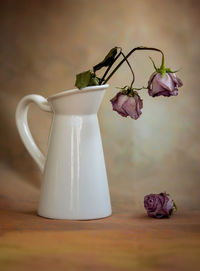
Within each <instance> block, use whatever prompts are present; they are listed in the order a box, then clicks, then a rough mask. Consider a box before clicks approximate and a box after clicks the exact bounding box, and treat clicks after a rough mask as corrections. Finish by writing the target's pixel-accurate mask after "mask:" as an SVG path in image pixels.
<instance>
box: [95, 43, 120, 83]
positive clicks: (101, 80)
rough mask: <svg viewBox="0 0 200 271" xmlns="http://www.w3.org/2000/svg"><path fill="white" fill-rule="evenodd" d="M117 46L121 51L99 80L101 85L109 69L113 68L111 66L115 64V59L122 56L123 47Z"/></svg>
mask: <svg viewBox="0 0 200 271" xmlns="http://www.w3.org/2000/svg"><path fill="white" fill-rule="evenodd" d="M117 48H118V49H120V52H119V54H118V55H117V56H116V58H115V60H114V61H113V63H112V64H111V65H110V66H108V68H107V69H106V71H105V73H104V75H103V77H102V78H101V79H100V81H99V85H101V83H102V82H103V81H104V79H105V77H106V75H107V74H108V72H109V70H110V69H111V67H112V66H113V64H114V63H115V61H116V60H117V59H118V58H119V57H120V56H121V54H122V48H121V47H117Z"/></svg>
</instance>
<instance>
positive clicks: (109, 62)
mask: <svg viewBox="0 0 200 271" xmlns="http://www.w3.org/2000/svg"><path fill="white" fill-rule="evenodd" d="M116 54H117V47H114V48H112V49H111V50H110V51H109V53H108V54H107V55H106V56H105V58H104V60H103V61H101V62H100V63H99V64H97V65H95V66H94V67H93V70H94V72H96V71H98V70H100V69H101V68H103V67H108V66H110V65H112V64H113V63H114V61H115V56H116Z"/></svg>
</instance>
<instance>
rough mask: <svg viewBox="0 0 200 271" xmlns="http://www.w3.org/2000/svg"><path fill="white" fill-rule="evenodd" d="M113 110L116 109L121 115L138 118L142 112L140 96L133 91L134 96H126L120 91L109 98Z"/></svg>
mask: <svg viewBox="0 0 200 271" xmlns="http://www.w3.org/2000/svg"><path fill="white" fill-rule="evenodd" d="M110 101H111V103H112V106H113V110H114V111H117V112H118V113H119V114H120V115H121V116H122V117H128V116H129V117H131V118H132V119H135V120H136V119H138V118H139V116H140V115H141V114H142V111H141V109H142V108H143V102H142V99H141V98H140V96H139V95H138V94H136V93H134V96H133V97H132V96H128V95H126V94H123V93H122V92H119V93H117V95H116V96H115V97H114V98H112V99H111V100H110Z"/></svg>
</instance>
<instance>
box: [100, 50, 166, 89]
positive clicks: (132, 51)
mask: <svg viewBox="0 0 200 271" xmlns="http://www.w3.org/2000/svg"><path fill="white" fill-rule="evenodd" d="M139 50H150V51H157V52H160V53H161V54H162V64H161V67H162V65H163V66H164V53H163V52H162V51H161V50H160V49H157V48H153V47H144V46H139V47H135V48H133V49H132V50H131V51H130V52H129V53H128V54H127V55H126V59H127V58H128V57H129V56H130V55H131V54H132V53H134V52H135V51H139ZM126 59H123V60H122V61H121V62H119V64H118V65H117V67H116V68H115V69H114V70H113V71H112V72H111V73H110V75H109V76H108V77H107V78H106V79H105V80H104V84H105V83H107V82H108V80H110V78H111V77H112V76H113V74H114V73H115V72H116V71H117V70H118V69H119V67H120V66H121V65H122V64H123V63H124V61H126Z"/></svg>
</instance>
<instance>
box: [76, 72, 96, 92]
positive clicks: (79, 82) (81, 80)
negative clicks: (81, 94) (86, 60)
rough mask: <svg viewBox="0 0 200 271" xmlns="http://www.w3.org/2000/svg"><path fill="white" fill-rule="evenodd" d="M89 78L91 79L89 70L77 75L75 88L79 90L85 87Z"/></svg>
mask: <svg viewBox="0 0 200 271" xmlns="http://www.w3.org/2000/svg"><path fill="white" fill-rule="evenodd" d="M91 77H92V71H91V70H89V71H86V72H82V73H79V74H77V75H76V83H75V86H76V87H77V88H79V89H80V88H84V87H87V86H88V84H89V82H90V79H91Z"/></svg>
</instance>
